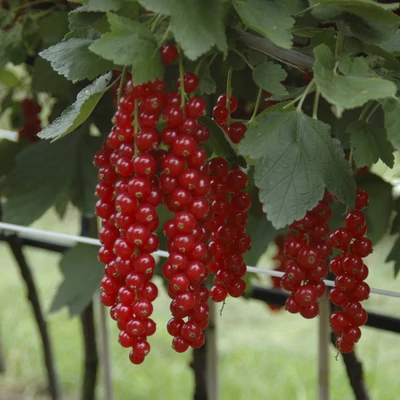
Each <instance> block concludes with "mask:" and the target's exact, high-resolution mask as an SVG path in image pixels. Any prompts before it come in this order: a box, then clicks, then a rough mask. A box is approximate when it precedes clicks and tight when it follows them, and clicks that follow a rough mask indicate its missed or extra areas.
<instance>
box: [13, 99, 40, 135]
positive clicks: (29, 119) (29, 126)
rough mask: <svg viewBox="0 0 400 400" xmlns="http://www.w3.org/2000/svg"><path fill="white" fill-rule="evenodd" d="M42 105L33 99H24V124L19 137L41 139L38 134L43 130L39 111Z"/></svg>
mask: <svg viewBox="0 0 400 400" xmlns="http://www.w3.org/2000/svg"><path fill="white" fill-rule="evenodd" d="M41 110H42V107H40V105H39V104H38V103H36V102H35V101H33V100H32V99H24V100H23V101H22V113H23V116H24V120H25V121H24V124H23V125H22V127H21V128H20V130H19V132H18V133H19V137H20V138H26V139H28V140H29V141H31V142H36V141H38V140H39V138H38V137H37V134H38V133H39V132H40V131H41V130H42V125H41V122H40V118H39V116H38V115H39V113H40V111H41Z"/></svg>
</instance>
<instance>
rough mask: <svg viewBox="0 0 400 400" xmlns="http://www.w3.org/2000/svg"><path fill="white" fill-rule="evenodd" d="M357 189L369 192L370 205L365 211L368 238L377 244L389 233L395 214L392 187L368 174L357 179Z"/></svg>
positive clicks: (379, 178)
mask: <svg viewBox="0 0 400 400" xmlns="http://www.w3.org/2000/svg"><path fill="white" fill-rule="evenodd" d="M357 187H358V188H360V189H363V190H366V191H368V194H369V203H368V208H367V209H366V210H365V215H366V217H367V226H368V233H367V236H368V237H369V238H370V239H371V240H372V242H373V243H374V244H375V243H377V242H378V241H379V240H381V239H382V238H383V237H384V236H385V235H386V234H387V233H389V229H390V223H391V219H392V212H393V196H392V189H393V188H392V185H391V184H390V183H388V182H385V181H384V180H383V179H382V178H381V177H380V176H377V175H374V174H371V173H368V174H363V175H361V176H360V177H358V178H357Z"/></svg>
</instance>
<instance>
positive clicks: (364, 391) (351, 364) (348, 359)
mask: <svg viewBox="0 0 400 400" xmlns="http://www.w3.org/2000/svg"><path fill="white" fill-rule="evenodd" d="M336 337H337V335H336V334H335V333H334V332H331V342H332V344H333V345H334V346H335V341H336ZM342 358H343V362H344V365H345V366H346V371H347V376H348V377H349V381H350V385H351V387H352V388H353V392H354V396H355V398H356V400H371V397H370V395H369V392H368V388H367V385H366V383H365V380H364V373H363V368H362V364H361V362H360V360H358V358H357V356H356V353H355V350H353V351H352V352H351V353H347V354H342Z"/></svg>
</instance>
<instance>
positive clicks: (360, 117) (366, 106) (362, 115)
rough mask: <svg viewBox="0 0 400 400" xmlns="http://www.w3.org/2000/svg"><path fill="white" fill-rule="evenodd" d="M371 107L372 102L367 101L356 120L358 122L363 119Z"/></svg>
mask: <svg viewBox="0 0 400 400" xmlns="http://www.w3.org/2000/svg"><path fill="white" fill-rule="evenodd" d="M371 106H372V102H371V101H369V102H368V103H367V104H366V105H365V106H364V108H363V110H362V111H361V114H360V116H359V117H358V120H359V121H362V120H363V119H364V118H365V116H366V115H367V112H368V110H369V109H370V107H371Z"/></svg>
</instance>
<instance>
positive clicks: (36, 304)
mask: <svg viewBox="0 0 400 400" xmlns="http://www.w3.org/2000/svg"><path fill="white" fill-rule="evenodd" d="M7 242H8V244H9V246H10V249H11V251H12V253H13V255H14V258H15V260H16V261H17V264H18V267H19V270H20V273H21V275H22V278H23V279H24V281H25V284H26V288H27V291H28V299H29V301H30V303H31V305H32V308H33V312H34V315H35V318H36V323H37V325H38V328H39V333H40V338H41V340H42V345H43V353H44V362H45V364H46V369H47V376H48V380H49V389H50V394H51V398H52V399H53V400H60V399H61V390H60V385H59V382H58V378H57V373H56V369H55V364H54V358H53V351H52V346H51V341H50V336H49V332H48V329H47V322H46V320H45V318H44V315H43V312H42V307H41V305H40V300H39V296H38V292H37V289H36V285H35V281H34V280H33V276H32V272H31V270H30V268H29V265H28V263H27V261H26V259H25V256H24V253H23V252H22V243H21V241H20V239H19V238H18V236H16V235H12V236H8V237H7Z"/></svg>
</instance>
